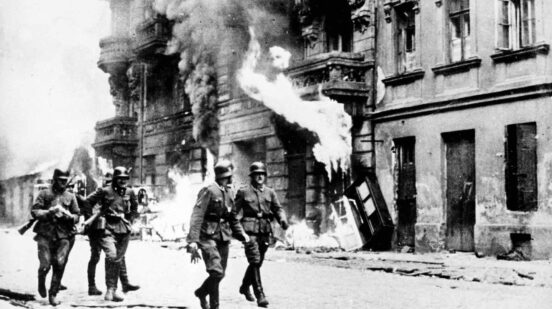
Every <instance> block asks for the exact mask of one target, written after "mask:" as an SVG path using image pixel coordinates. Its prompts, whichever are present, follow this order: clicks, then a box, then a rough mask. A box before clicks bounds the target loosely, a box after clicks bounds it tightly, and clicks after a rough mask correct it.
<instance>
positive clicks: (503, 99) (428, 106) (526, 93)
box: [368, 82, 552, 123]
mask: <svg viewBox="0 0 552 309" xmlns="http://www.w3.org/2000/svg"><path fill="white" fill-rule="evenodd" d="M550 95H552V83H550V82H546V83H540V84H538V85H531V86H525V87H519V88H514V89H506V90H500V91H491V92H486V93H478V94H474V95H469V96H465V97H459V98H455V99H447V100H440V101H434V102H428V103H424V104H417V105H413V106H406V107H401V108H394V109H388V110H380V111H378V110H376V111H375V112H373V113H371V114H369V115H368V119H370V120H371V121H373V122H378V123H382V122H387V121H393V120H397V119H405V118H412V117H419V116H423V115H429V114H436V113H444V112H449V111H454V110H462V109H468V108H474V107H481V106H489V105H496V104H503V103H510V102H519V101H521V100H526V99H530V98H539V97H545V96H550Z"/></svg>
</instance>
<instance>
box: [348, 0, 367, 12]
mask: <svg viewBox="0 0 552 309" xmlns="http://www.w3.org/2000/svg"><path fill="white" fill-rule="evenodd" d="M348 1H349V6H350V7H351V9H353V10H355V9H358V8H360V7H361V6H363V5H364V2H365V0H348Z"/></svg>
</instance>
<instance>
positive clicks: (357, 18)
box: [351, 9, 372, 33]
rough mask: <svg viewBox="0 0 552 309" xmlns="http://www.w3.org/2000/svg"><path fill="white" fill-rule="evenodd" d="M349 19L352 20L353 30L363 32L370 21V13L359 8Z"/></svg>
mask: <svg viewBox="0 0 552 309" xmlns="http://www.w3.org/2000/svg"><path fill="white" fill-rule="evenodd" d="M351 21H352V22H353V28H354V30H355V31H357V32H360V33H364V32H366V30H367V29H368V27H369V26H370V23H371V22H372V15H371V14H370V11H368V10H364V9H363V10H359V11H358V12H355V13H353V14H352V16H351Z"/></svg>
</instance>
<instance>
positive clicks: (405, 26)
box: [393, 2, 418, 75]
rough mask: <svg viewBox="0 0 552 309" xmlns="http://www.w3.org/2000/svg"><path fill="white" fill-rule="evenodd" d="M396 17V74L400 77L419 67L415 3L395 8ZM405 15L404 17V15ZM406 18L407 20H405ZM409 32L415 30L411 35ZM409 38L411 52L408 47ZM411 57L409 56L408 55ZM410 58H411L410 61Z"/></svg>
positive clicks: (407, 3) (394, 38)
mask: <svg viewBox="0 0 552 309" xmlns="http://www.w3.org/2000/svg"><path fill="white" fill-rule="evenodd" d="M393 11H394V15H395V18H394V19H395V26H394V31H395V33H394V37H393V40H394V47H395V53H394V57H395V73H396V74H398V75H400V74H404V73H407V72H412V71H413V70H415V68H416V66H417V65H418V59H417V56H418V54H417V44H416V43H417V42H416V39H417V36H416V15H417V14H416V10H415V7H414V3H412V2H405V3H403V4H401V5H397V6H395V7H394V8H393ZM403 14H404V15H403ZM404 16H406V18H404ZM409 30H413V33H412V34H411V35H409ZM409 38H410V39H411V42H410V45H411V46H410V50H409V48H408V47H407V45H408V44H407V43H408V40H409ZM409 53H410V54H411V55H408V54H409ZM408 58H411V60H410V61H408Z"/></svg>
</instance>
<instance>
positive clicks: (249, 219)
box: [235, 184, 286, 234]
mask: <svg viewBox="0 0 552 309" xmlns="http://www.w3.org/2000/svg"><path fill="white" fill-rule="evenodd" d="M235 212H236V214H238V215H241V223H242V226H243V228H244V230H245V231H246V232H247V233H252V234H270V233H271V232H272V228H271V226H270V221H271V220H272V218H275V219H276V220H277V221H278V223H281V222H282V221H286V213H285V212H284V210H283V209H282V206H281V205H280V202H279V201H278V197H277V196H276V192H275V191H274V190H273V189H272V188H269V187H267V186H263V188H262V190H259V189H256V188H255V187H253V185H251V184H250V185H247V186H244V187H241V188H240V189H239V190H238V193H237V194H236V209H235Z"/></svg>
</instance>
